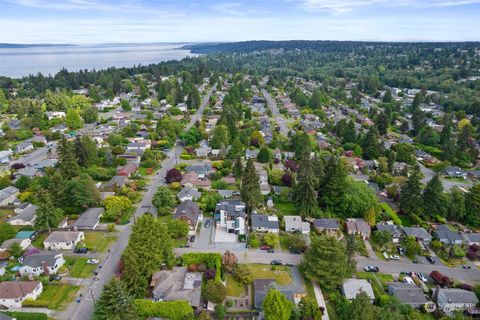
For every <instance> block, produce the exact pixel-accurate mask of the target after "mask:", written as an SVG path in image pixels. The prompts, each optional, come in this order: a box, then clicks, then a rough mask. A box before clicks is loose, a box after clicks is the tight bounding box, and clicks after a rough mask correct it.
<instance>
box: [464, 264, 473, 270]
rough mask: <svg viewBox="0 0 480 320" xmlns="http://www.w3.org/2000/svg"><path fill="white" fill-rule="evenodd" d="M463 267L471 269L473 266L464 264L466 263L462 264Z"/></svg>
mask: <svg viewBox="0 0 480 320" xmlns="http://www.w3.org/2000/svg"><path fill="white" fill-rule="evenodd" d="M462 268H463V269H471V268H472V267H471V266H467V265H465V264H464V265H463V266H462Z"/></svg>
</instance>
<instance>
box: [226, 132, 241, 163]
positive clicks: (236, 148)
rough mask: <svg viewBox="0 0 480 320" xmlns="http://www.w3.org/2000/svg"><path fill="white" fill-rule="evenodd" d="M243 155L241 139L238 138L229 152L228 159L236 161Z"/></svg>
mask: <svg viewBox="0 0 480 320" xmlns="http://www.w3.org/2000/svg"><path fill="white" fill-rule="evenodd" d="M242 155H243V144H242V142H241V141H240V138H239V137H236V138H235V139H234V140H233V142H232V146H231V148H230V150H229V151H228V155H227V158H228V159H236V158H237V157H241V156H242Z"/></svg>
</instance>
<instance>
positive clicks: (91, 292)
mask: <svg viewBox="0 0 480 320" xmlns="http://www.w3.org/2000/svg"><path fill="white" fill-rule="evenodd" d="M90 294H91V295H92V299H93V303H94V304H95V303H97V302H96V301H95V296H94V295H93V290H92V289H90Z"/></svg>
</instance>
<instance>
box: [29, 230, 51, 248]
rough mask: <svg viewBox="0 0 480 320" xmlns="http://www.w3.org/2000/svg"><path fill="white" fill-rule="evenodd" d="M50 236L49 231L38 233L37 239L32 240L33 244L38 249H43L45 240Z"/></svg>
mask: <svg viewBox="0 0 480 320" xmlns="http://www.w3.org/2000/svg"><path fill="white" fill-rule="evenodd" d="M47 237H48V233H40V234H37V237H36V238H35V240H33V241H32V245H33V246H34V247H35V248H37V249H43V241H44V240H45V239H46V238H47Z"/></svg>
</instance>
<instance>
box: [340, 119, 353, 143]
mask: <svg viewBox="0 0 480 320" xmlns="http://www.w3.org/2000/svg"><path fill="white" fill-rule="evenodd" d="M355 142H357V131H356V130H355V122H354V121H353V120H351V119H350V121H349V122H348V124H347V125H346V126H345V130H344V131H343V135H342V143H343V144H345V143H355Z"/></svg>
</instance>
